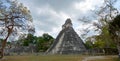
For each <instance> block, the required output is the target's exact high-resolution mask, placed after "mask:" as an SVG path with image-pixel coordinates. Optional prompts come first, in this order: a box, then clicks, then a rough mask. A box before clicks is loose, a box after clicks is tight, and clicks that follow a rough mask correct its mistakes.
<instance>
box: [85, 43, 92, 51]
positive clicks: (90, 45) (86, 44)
mask: <svg viewBox="0 0 120 61" xmlns="http://www.w3.org/2000/svg"><path fill="white" fill-rule="evenodd" d="M85 46H86V47H87V48H88V49H92V48H93V43H92V42H91V41H86V42H85Z"/></svg>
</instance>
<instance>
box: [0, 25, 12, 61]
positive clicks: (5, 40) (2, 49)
mask: <svg viewBox="0 0 120 61" xmlns="http://www.w3.org/2000/svg"><path fill="white" fill-rule="evenodd" d="M7 28H8V34H7V36H6V38H5V39H4V40H3V42H2V48H1V49H0V59H2V58H3V57H4V48H5V46H6V43H7V39H8V38H9V36H10V34H11V33H12V30H13V26H12V27H11V28H9V27H7Z"/></svg>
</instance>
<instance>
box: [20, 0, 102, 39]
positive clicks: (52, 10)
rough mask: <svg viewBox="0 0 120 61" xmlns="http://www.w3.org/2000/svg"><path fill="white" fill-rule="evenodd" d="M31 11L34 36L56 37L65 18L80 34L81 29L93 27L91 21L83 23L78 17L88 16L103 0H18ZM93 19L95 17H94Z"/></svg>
mask: <svg viewBox="0 0 120 61" xmlns="http://www.w3.org/2000/svg"><path fill="white" fill-rule="evenodd" d="M19 1H20V2H21V3H23V4H24V5H25V6H26V7H28V9H29V10H30V11H31V14H32V17H33V21H34V25H35V29H36V33H35V35H36V36H41V35H42V34H43V33H48V34H50V35H52V36H53V37H56V36H57V35H58V33H59V32H60V30H61V29H62V28H61V26H62V25H63V24H64V22H65V20H66V19H67V18H71V20H72V22H73V27H74V29H75V31H76V32H77V33H78V34H79V35H81V34H82V31H81V30H83V29H85V28H87V27H89V28H91V29H93V27H92V23H93V22H94V21H93V22H91V23H89V24H83V23H82V22H81V21H79V20H78V19H80V18H82V17H83V16H90V14H92V13H91V11H90V10H94V9H95V7H97V6H100V5H102V3H103V0H19ZM94 20H95V19H94Z"/></svg>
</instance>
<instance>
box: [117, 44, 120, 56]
mask: <svg viewBox="0 0 120 61" xmlns="http://www.w3.org/2000/svg"><path fill="white" fill-rule="evenodd" d="M117 49H118V57H119V58H120V43H118V44H117Z"/></svg>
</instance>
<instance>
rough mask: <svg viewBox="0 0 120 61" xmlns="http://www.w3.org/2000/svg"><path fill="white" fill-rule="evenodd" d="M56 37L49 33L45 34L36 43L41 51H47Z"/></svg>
mask: <svg viewBox="0 0 120 61" xmlns="http://www.w3.org/2000/svg"><path fill="white" fill-rule="evenodd" d="M53 40H54V38H53V37H52V36H50V35H48V34H43V35H42V36H41V37H38V38H37V42H36V45H37V47H38V50H39V51H46V50H47V49H48V48H49V47H50V45H51V44H52V42H53Z"/></svg>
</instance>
